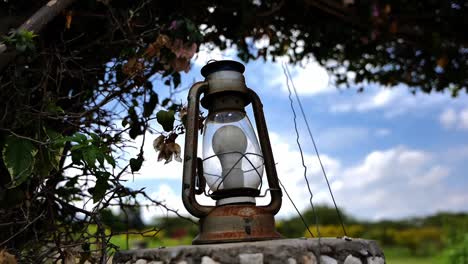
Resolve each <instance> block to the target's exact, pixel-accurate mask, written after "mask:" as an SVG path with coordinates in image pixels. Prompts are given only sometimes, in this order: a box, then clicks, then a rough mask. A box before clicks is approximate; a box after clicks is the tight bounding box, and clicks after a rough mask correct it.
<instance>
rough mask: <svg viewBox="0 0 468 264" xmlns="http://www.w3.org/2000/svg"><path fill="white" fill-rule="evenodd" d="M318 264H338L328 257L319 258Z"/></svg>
mask: <svg viewBox="0 0 468 264" xmlns="http://www.w3.org/2000/svg"><path fill="white" fill-rule="evenodd" d="M320 264H338V261H336V259H334V258H332V257H329V256H325V255H323V256H320Z"/></svg>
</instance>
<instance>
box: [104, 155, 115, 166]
mask: <svg viewBox="0 0 468 264" xmlns="http://www.w3.org/2000/svg"><path fill="white" fill-rule="evenodd" d="M104 158H105V159H106V161H107V163H109V164H110V165H111V166H112V167H113V168H115V159H114V157H112V156H111V155H104Z"/></svg>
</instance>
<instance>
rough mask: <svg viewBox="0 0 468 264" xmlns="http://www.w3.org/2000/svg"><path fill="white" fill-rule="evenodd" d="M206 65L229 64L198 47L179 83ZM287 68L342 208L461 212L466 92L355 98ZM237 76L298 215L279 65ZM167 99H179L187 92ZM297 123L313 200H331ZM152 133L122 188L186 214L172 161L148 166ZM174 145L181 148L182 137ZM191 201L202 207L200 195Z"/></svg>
mask: <svg viewBox="0 0 468 264" xmlns="http://www.w3.org/2000/svg"><path fill="white" fill-rule="evenodd" d="M210 59H218V60H219V59H235V60H238V59H236V57H235V55H234V54H233V52H232V51H228V52H224V53H222V52H219V51H217V52H210V53H208V52H206V51H203V50H202V51H201V52H200V53H199V55H198V56H197V57H196V58H194V60H193V64H192V70H191V71H190V72H189V73H187V74H183V78H182V85H181V87H182V88H185V87H190V86H191V84H193V82H194V81H200V80H203V77H202V76H201V74H200V69H201V67H202V66H203V65H204V64H205V63H206V62H207V61H208V60H210ZM289 67H290V70H291V73H292V76H293V82H294V84H295V86H296V88H297V89H298V91H299V94H300V96H301V100H302V103H303V105H304V107H305V112H306V115H307V118H308V121H309V124H310V125H311V129H312V132H313V134H314V136H315V139H316V142H317V145H318V148H319V151H320V154H321V156H322V159H323V161H324V165H325V169H326V170H327V173H328V175H329V177H330V182H331V185H332V189H333V192H334V194H335V197H336V200H337V203H338V205H339V206H340V207H342V208H344V210H345V211H346V212H348V213H349V214H351V215H353V216H355V217H358V218H361V219H367V220H377V219H383V218H387V219H388V218H390V219H398V218H403V217H410V216H422V215H428V214H432V213H435V212H438V211H468V192H466V191H465V190H466V189H467V187H468V177H466V174H467V172H466V171H467V170H468V164H467V162H466V160H468V137H467V135H468V100H467V96H466V95H460V96H459V97H458V98H456V99H452V98H451V97H450V95H449V94H440V93H436V94H430V95H426V94H421V93H418V94H416V95H415V96H414V95H412V94H411V93H410V91H409V89H408V88H407V87H405V86H403V85H399V86H396V87H392V88H391V89H390V88H388V87H387V88H385V87H381V86H379V85H376V84H367V85H366V86H365V89H364V92H363V93H357V92H356V89H352V88H351V89H337V88H336V87H335V86H334V85H333V82H332V79H333V77H332V76H329V75H328V74H327V73H326V71H325V70H324V69H323V68H321V67H320V66H319V65H317V64H316V63H314V62H309V63H307V64H306V65H305V67H299V66H296V67H293V66H289ZM245 77H246V82H247V85H248V86H249V87H250V88H252V89H254V90H255V91H256V92H257V93H258V94H259V95H260V97H261V99H262V102H263V104H264V111H265V116H266V120H267V124H268V128H269V131H270V137H271V141H272V148H273V152H274V155H275V160H276V162H277V170H278V173H279V175H278V176H279V177H280V179H281V180H282V181H283V183H284V184H285V186H286V188H287V190H288V191H289V193H290V194H291V195H292V198H293V200H294V202H295V203H296V205H298V207H299V208H300V209H301V210H305V209H306V208H307V207H308V202H307V201H308V197H309V196H308V192H307V188H306V185H305V180H304V177H303V173H304V171H303V168H302V166H301V160H300V155H299V152H298V148H297V145H296V143H295V140H296V136H295V132H294V123H293V116H292V111H291V109H290V105H289V99H288V93H287V86H286V79H285V76H284V74H283V71H282V67H281V64H280V63H279V62H277V63H272V62H266V63H265V62H263V61H254V62H250V63H248V64H246V72H245ZM156 85H159V84H156ZM159 87H161V90H160V95H164V93H165V91H166V90H167V88H166V87H165V86H163V85H159ZM158 92H159V91H158ZM177 96H178V98H179V99H180V100H181V101H185V97H186V96H187V92H182V93H180V94H178V95H177ZM160 98H163V96H160ZM297 111H298V109H297ZM252 122H253V120H252ZM298 125H299V133H300V137H301V140H300V142H301V146H302V147H303V150H304V156H305V160H306V163H307V165H308V174H307V177H308V178H309V180H310V182H311V184H312V190H313V192H314V201H315V202H316V203H327V204H331V198H330V196H329V194H328V190H327V188H326V185H325V181H324V179H323V176H322V174H321V171H320V167H319V164H318V163H317V158H316V156H315V153H314V151H313V146H312V144H311V141H310V139H309V138H308V134H307V130H306V127H305V126H304V122H303V120H302V118H301V117H300V116H299V117H298ZM155 126H157V124H155ZM155 137H156V135H148V136H147V137H146V138H147V140H148V142H147V143H146V144H145V163H144V165H143V168H142V170H141V171H140V173H139V174H137V175H135V177H134V178H133V177H129V179H131V180H130V181H129V183H128V185H129V186H130V187H133V188H141V187H146V190H147V192H148V193H150V194H151V195H152V196H153V197H154V198H156V199H159V200H162V201H164V202H166V203H167V205H168V206H169V207H172V208H175V209H178V210H179V211H180V212H181V213H183V214H186V212H185V209H184V208H183V206H182V202H181V199H180V186H181V179H182V164H181V163H177V162H172V163H170V164H167V165H164V163H163V162H157V161H156V157H157V154H156V152H155V151H154V150H153V149H152V147H151V142H152V140H153V139H154V138H155ZM138 141H140V142H141V138H140V139H137V142H136V143H139V142H138ZM177 142H178V143H179V144H180V145H181V146H182V147H183V145H184V144H183V143H184V142H183V138H178V141H177ZM200 201H201V202H203V203H210V200H209V199H208V198H202V199H200ZM259 203H260V204H262V203H266V201H265V199H264V200H261V201H259ZM163 213H164V212H163V211H162V210H159V209H155V208H153V209H149V211H147V212H145V214H144V218H145V219H147V220H149V219H150V218H151V217H154V216H155V215H161V214H163ZM292 216H295V211H294V208H293V207H292V205H291V204H290V202H289V201H288V200H287V198H286V197H284V200H283V207H282V209H281V211H280V213H279V215H278V217H280V218H287V217H292Z"/></svg>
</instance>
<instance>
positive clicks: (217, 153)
mask: <svg viewBox="0 0 468 264" xmlns="http://www.w3.org/2000/svg"><path fill="white" fill-rule="evenodd" d="M244 69H245V68H244V65H242V64H241V63H239V62H236V61H231V60H223V61H215V62H212V63H208V64H207V65H205V66H204V67H203V68H202V69H201V73H202V75H203V77H205V81H203V82H197V83H195V84H194V85H193V86H192V87H191V89H190V92H189V95H188V110H187V111H188V112H187V119H186V136H185V153H184V172H183V184H182V199H183V202H184V206H185V208H186V209H187V210H188V212H189V213H190V214H192V215H194V216H196V217H198V218H200V233H199V234H198V236H197V237H196V238H195V239H194V241H193V243H194V244H208V243H223V242H240V241H256V240H269V239H278V238H281V235H280V234H279V233H278V232H276V229H275V220H274V215H275V214H276V213H277V212H278V211H279V209H280V207H281V196H282V194H281V189H280V186H279V182H278V176H277V174H276V168H275V161H274V159H273V154H272V151H271V146H270V139H269V136H268V130H267V126H266V123H265V118H264V114H263V109H262V103H261V101H260V99H259V97H258V95H257V94H256V93H255V92H254V91H253V90H251V89H249V88H247V86H246V84H245V79H244V75H243V72H244ZM202 96H203V97H202ZM200 97H202V98H201V100H200ZM200 101H201V105H202V106H203V107H204V108H206V109H208V116H207V118H206V120H205V123H204V128H203V151H202V152H203V158H198V157H197V150H198V147H197V143H198V128H199V127H200V119H199V113H200V109H199V104H200ZM249 104H252V108H253V114H254V117H255V123H256V125H257V133H258V136H259V138H260V141H258V140H257V136H256V135H255V131H254V129H253V127H252V124H251V123H250V120H249V118H248V116H247V114H246V112H245V107H246V106H247V105H249ZM263 170H265V172H266V176H267V180H268V191H270V195H271V201H270V203H269V204H268V205H266V206H256V203H255V202H256V201H255V200H256V197H260V189H261V183H262V174H263ZM206 185H208V187H209V188H205V187H206ZM206 189H209V190H208V192H207V191H206ZM201 194H205V195H207V196H209V197H211V198H212V199H214V200H216V206H207V205H202V204H200V203H199V202H198V201H197V199H196V195H201Z"/></svg>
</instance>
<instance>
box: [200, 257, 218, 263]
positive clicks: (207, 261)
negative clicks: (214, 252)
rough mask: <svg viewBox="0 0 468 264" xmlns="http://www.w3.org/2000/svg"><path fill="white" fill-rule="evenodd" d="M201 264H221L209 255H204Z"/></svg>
mask: <svg viewBox="0 0 468 264" xmlns="http://www.w3.org/2000/svg"><path fill="white" fill-rule="evenodd" d="M201 264H219V262H217V261H214V260H213V259H212V258H210V257H208V256H203V257H202V259H201Z"/></svg>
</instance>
